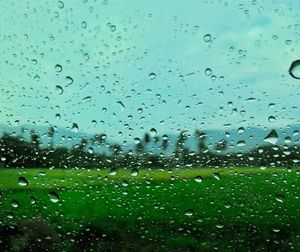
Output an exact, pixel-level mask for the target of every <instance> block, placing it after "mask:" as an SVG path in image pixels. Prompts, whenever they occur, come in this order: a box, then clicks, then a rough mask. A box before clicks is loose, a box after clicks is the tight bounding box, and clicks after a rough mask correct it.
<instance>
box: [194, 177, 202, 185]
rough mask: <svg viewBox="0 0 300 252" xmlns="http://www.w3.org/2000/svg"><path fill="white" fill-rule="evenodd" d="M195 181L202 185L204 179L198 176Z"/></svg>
mask: <svg viewBox="0 0 300 252" xmlns="http://www.w3.org/2000/svg"><path fill="white" fill-rule="evenodd" d="M195 181H196V182H198V183H201V182H202V181H203V178H202V177H201V176H196V177H195Z"/></svg>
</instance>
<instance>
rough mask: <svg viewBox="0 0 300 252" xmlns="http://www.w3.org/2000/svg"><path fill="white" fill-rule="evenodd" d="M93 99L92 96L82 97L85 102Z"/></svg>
mask: <svg viewBox="0 0 300 252" xmlns="http://www.w3.org/2000/svg"><path fill="white" fill-rule="evenodd" d="M91 100H92V96H86V97H84V98H83V99H82V101H84V102H90V101H91Z"/></svg>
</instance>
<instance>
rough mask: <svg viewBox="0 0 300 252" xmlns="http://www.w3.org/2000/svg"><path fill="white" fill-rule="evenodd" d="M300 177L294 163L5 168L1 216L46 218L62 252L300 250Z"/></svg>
mask: <svg viewBox="0 0 300 252" xmlns="http://www.w3.org/2000/svg"><path fill="white" fill-rule="evenodd" d="M199 176H201V177H202V181H201V180H200V179H199ZM19 177H24V178H26V180H27V181H28V186H22V185H20V184H19ZM196 177H198V179H195V178H196ZM299 177H300V172H299V170H298V169H296V168H293V169H292V170H287V169H282V168H267V169H265V170H261V169H259V168H247V167H239V168H228V169H204V168H201V169H200V168H199V169H172V170H155V169H154V170H148V169H140V170H139V172H138V174H137V176H132V171H131V170H128V169H122V170H118V171H117V172H116V173H115V174H113V173H110V172H109V171H108V170H101V171H97V170H76V169H72V170H61V169H54V170H45V169H38V168H37V169H2V170H0V191H1V203H0V206H1V216H0V217H1V223H2V226H5V225H13V224H14V225H22V224H20V223H22V221H24V220H26V219H27V220H28V219H33V218H35V217H38V218H42V219H43V220H45V221H47V223H49V225H51V226H53V228H54V229H55V231H56V232H57V233H58V234H59V236H60V238H59V239H60V242H59V243H58V244H55V245H51V246H52V247H53V250H57V251H63V250H65V251H84V250H86V251H88V249H90V248H91V249H93V251H108V250H110V248H114V249H115V251H212V250H215V249H218V250H220V251H259V250H261V251H290V250H291V251H292V250H293V249H295V250H296V251H297V248H299V247H300V199H299V192H300V191H299V186H300V180H299ZM56 195H57V196H58V199H57V198H56V197H54V196H56ZM114 249H111V250H114Z"/></svg>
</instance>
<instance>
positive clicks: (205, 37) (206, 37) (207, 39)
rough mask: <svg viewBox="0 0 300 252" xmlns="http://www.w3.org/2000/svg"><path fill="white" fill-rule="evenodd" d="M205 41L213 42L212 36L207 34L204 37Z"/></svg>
mask: <svg viewBox="0 0 300 252" xmlns="http://www.w3.org/2000/svg"><path fill="white" fill-rule="evenodd" d="M203 40H204V42H210V41H211V35H210V34H205V35H204V36H203Z"/></svg>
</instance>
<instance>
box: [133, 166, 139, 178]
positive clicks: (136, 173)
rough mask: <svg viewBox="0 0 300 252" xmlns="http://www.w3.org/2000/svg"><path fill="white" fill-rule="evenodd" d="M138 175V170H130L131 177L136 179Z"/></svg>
mask: <svg viewBox="0 0 300 252" xmlns="http://www.w3.org/2000/svg"><path fill="white" fill-rule="evenodd" d="M138 174H139V170H138V169H136V168H134V169H132V171H131V176H133V177H136V176H137V175H138Z"/></svg>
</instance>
